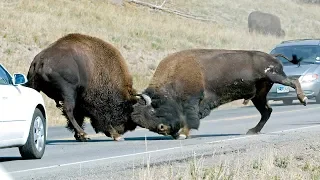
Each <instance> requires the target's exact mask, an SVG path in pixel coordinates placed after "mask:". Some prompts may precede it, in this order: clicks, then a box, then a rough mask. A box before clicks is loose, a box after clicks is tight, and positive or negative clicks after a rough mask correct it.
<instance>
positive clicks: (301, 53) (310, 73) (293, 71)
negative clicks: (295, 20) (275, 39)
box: [267, 39, 320, 104]
mask: <svg viewBox="0 0 320 180" xmlns="http://www.w3.org/2000/svg"><path fill="white" fill-rule="evenodd" d="M278 53H280V54H283V55H285V56H286V57H288V58H292V55H293V54H296V55H297V57H298V58H303V59H302V61H301V62H300V66H298V65H295V64H292V63H290V62H288V61H287V60H286V59H284V58H282V57H278V59H279V60H280V61H281V62H282V64H283V66H284V67H283V68H284V72H285V73H286V75H287V76H289V77H293V78H296V79H299V82H300V83H301V87H302V89H303V91H304V93H305V95H306V96H307V97H308V98H309V99H315V100H316V102H317V103H320V93H319V91H320V79H319V78H320V77H319V76H320V39H297V40H290V41H283V42H282V43H280V44H279V45H277V46H276V47H275V48H274V49H273V50H272V51H271V52H270V54H278ZM267 99H268V100H274V101H283V103H284V104H292V102H293V100H296V99H297V95H296V93H295V90H294V89H293V88H291V87H287V86H283V85H280V84H274V85H273V86H272V88H271V89H270V91H269V93H268V96H267Z"/></svg>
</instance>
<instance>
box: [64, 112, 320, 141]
mask: <svg viewBox="0 0 320 180" xmlns="http://www.w3.org/2000/svg"><path fill="white" fill-rule="evenodd" d="M314 109H320V107H314V108H307V109H297V110H289V111H281V112H274V113H272V115H274V114H284V113H291V112H301V111H309V110H314ZM257 111H258V110H257ZM211 113H214V112H211ZM260 116H261V115H260V114H257V115H250V116H239V117H232V118H220V119H212V120H204V121H201V123H210V122H217V121H234V120H241V119H250V118H256V117H260ZM142 130H148V129H145V128H138V129H136V130H134V131H142ZM132 132H133V131H132ZM88 137H89V138H95V137H106V136H105V135H104V134H102V133H98V134H88ZM59 140H74V138H73V137H70V138H62V139H59Z"/></svg>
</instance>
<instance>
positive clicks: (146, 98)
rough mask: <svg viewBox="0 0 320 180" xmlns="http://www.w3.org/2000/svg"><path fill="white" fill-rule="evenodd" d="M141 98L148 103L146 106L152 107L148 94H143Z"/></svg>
mask: <svg viewBox="0 0 320 180" xmlns="http://www.w3.org/2000/svg"><path fill="white" fill-rule="evenodd" d="M141 97H142V98H143V99H144V100H145V101H146V105H147V106H149V105H151V98H150V97H149V96H148V95H146V94H141Z"/></svg>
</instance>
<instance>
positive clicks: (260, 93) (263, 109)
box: [247, 82, 272, 134]
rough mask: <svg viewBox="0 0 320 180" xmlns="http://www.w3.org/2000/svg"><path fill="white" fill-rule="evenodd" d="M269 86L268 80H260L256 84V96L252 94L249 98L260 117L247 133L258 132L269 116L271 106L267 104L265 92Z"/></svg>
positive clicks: (266, 92) (270, 84)
mask: <svg viewBox="0 0 320 180" xmlns="http://www.w3.org/2000/svg"><path fill="white" fill-rule="evenodd" d="M271 87H272V83H270V82H260V83H258V84H257V91H256V96H254V97H253V98H252V99H251V101H252V102H253V104H254V106H255V107H256V108H257V110H258V111H259V112H260V114H261V119H260V121H259V123H258V124H257V125H256V126H255V127H254V128H251V129H249V131H248V132H247V134H258V133H259V132H260V131H261V129H262V128H263V126H264V125H265V124H266V122H267V121H268V119H269V118H270V116H271V113H272V108H271V107H270V105H269V104H268V100H267V94H268V92H269V90H270V89H271Z"/></svg>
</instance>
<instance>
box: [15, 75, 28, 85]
mask: <svg viewBox="0 0 320 180" xmlns="http://www.w3.org/2000/svg"><path fill="white" fill-rule="evenodd" d="M13 77H14V83H13V84H14V85H19V84H25V83H27V82H28V80H27V77H26V76H25V75H23V74H14V75H13Z"/></svg>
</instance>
